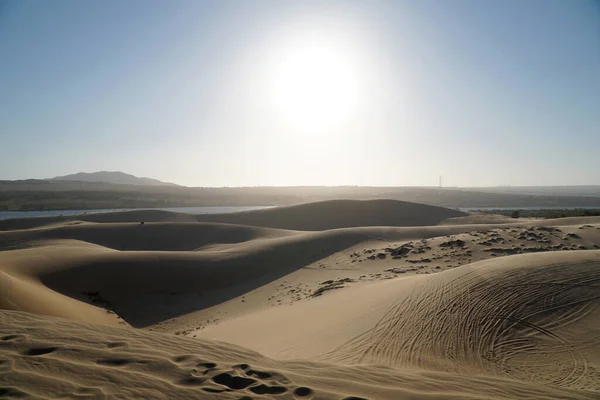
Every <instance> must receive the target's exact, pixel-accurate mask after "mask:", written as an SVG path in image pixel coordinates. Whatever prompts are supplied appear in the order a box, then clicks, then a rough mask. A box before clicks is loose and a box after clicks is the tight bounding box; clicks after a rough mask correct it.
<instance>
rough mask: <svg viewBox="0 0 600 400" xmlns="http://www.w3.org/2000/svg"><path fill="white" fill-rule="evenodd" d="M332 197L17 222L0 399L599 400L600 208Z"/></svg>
mask: <svg viewBox="0 0 600 400" xmlns="http://www.w3.org/2000/svg"><path fill="white" fill-rule="evenodd" d="M344 204H346V203H345V202H341V203H336V202H325V203H318V204H315V205H302V206H297V207H290V209H291V211H290V210H288V209H286V208H281V209H278V210H277V211H279V212H275V211H276V210H264V211H261V212H258V213H257V212H251V213H240V214H237V216H235V215H233V216H232V218H234V217H235V218H240V216H242V217H243V218H251V219H254V221H258V222H256V223H254V225H252V224H250V225H240V224H237V225H236V224H228V223H213V222H211V223H205V222H197V221H196V216H190V215H185V214H182V215H181V214H173V213H156V212H143V213H142V214H139V212H134V213H119V214H118V215H110V214H95V215H86V216H77V217H70V219H65V220H59V221H54V222H52V223H51V224H48V223H47V221H43V222H39V221H38V222H35V221H29V220H21V221H20V222H19V221H17V222H13V223H12V225H11V229H9V230H5V231H2V232H0V250H3V251H0V310H5V311H0V371H4V372H6V373H4V374H2V373H0V397H3V396H4V397H10V396H13V397H14V396H17V395H20V394H22V395H24V396H25V395H27V394H28V395H30V396H32V397H36V396H38V397H39V396H40V395H41V393H42V391H47V392H48V393H51V397H74V396H79V397H92V398H105V397H109V398H110V397H113V396H115V397H119V396H120V397H122V398H186V397H195V398H197V397H202V395H203V394H204V396H207V395H210V396H211V398H212V397H214V398H235V399H241V398H249V397H251V398H256V399H258V398H272V397H274V396H275V397H276V398H289V399H292V398H294V399H297V398H314V399H318V398H322V399H344V398H352V397H351V396H356V397H357V398H365V399H397V398H415V399H425V398H482V397H483V398H557V399H563V398H597V396H598V393H599V392H600V375H599V372H598V371H600V366H599V363H600V339H598V338H600V325H599V324H598V323H597V321H598V320H599V319H600V308H599V307H598V306H599V301H600V300H599V298H600V295H598V293H597V292H598V289H599V287H600V218H594V217H586V218H583V219H581V218H577V219H573V218H566V219H557V220H545V221H541V220H525V219H520V220H517V221H508V222H506V221H498V220H494V219H493V218H492V219H488V220H486V219H481V218H479V217H474V218H472V219H471V220H469V218H471V216H459V217H448V215H449V214H452V213H453V211H452V210H444V209H438V208H435V207H433V208H432V209H429V208H428V206H421V205H413V204H404V203H400V202H392V203H385V202H384V207H383V208H382V210H383V212H382V214H381V215H377V214H376V212H375V205H377V206H381V204H382V203H377V202H350V203H349V204H346V206H347V207H346V208H344V207H341V205H344ZM334 206H339V208H340V209H342V210H345V211H342V212H340V214H339V215H337V216H329V215H326V214H327V213H331V214H333V213H334V212H333V208H335V207H334ZM399 206H403V207H406V209H405V210H404V211H402V212H400V211H399V210H398V209H397V207H399ZM369 207H374V208H373V210H372V214H370V211H369V212H368V209H369ZM386 207H387V208H386ZM415 207H416V208H415ZM360 210H363V211H364V210H366V211H365V214H361V212H359V211H360ZM407 210H409V211H410V212H409V211H407ZM415 210H417V211H418V212H420V213H421V212H423V210H429V211H432V215H433V217H434V218H432V215H429V216H427V215H426V216H425V217H422V215H416V216H414V215H413V216H411V215H410V213H411V212H416V211H415ZM440 210H441V211H440ZM267 211H269V212H267ZM352 211H354V212H352ZM326 212H327V213H326ZM403 212H404V214H403ZM356 213H358V214H356ZM436 213H437V214H436ZM392 214H393V215H395V217H394V216H393V215H392ZM247 215H250V217H248V216H247ZM357 215H358V216H357ZM302 216H304V220H302V218H300V217H302ZM139 217H145V219H146V221H145V223H144V224H140V221H138V219H140V218H139ZM259 217H260V218H259ZM442 217H444V218H445V219H444V218H442ZM79 218H82V219H85V220H78V219H79ZM88 218H94V219H95V221H90V220H88ZM386 218H388V219H389V221H391V222H390V223H389V224H383V223H382V224H380V225H384V226H377V225H378V222H381V221H385V220H386ZM394 218H395V219H394ZM411 218H412V219H411ZM418 218H421V219H420V220H419V221H417V219H418ZM448 218H450V219H448ZM115 221H120V222H115ZM152 221H155V222H152ZM410 221H413V222H414V221H417V222H418V223H414V225H417V226H389V225H394V224H398V225H401V224H404V225H411V223H410ZM453 221H454V222H453ZM469 221H470V222H475V223H469ZM237 222H244V221H237ZM367 222H370V223H372V225H374V226H354V225H356V224H359V223H367ZM440 222H441V223H442V225H439V223H440ZM425 223H431V224H435V225H427V226H425V225H424V224H425ZM259 225H262V226H259ZM266 225H274V226H277V227H273V228H269V227H265V226H266ZM337 225H340V226H343V228H338V229H324V227H325V226H337ZM284 226H285V227H287V228H292V227H294V228H296V229H295V230H288V229H281V228H283V227H284ZM53 317H60V318H61V319H55V318H53ZM90 323H91V324H93V325H89V324H90ZM135 328H144V329H135ZM150 330H152V331H160V332H148V331H150ZM173 334H174V335H173ZM175 335H178V336H179V337H177V336H175ZM182 336H187V338H184V337H182ZM223 342H229V343H233V344H235V345H237V346H242V347H236V346H230V345H225V344H223ZM98 343H100V344H103V345H100V346H98V345H97V344H98ZM94 344H96V345H94ZM255 352H256V353H255ZM276 360H278V361H276ZM210 363H214V364H216V365H215V367H214V368H212V367H208V366H209V365H211V364H210ZM242 364H249V365H251V367H244V368H243V367H242ZM325 371H327V372H326V373H325ZM244 396H246V397H244ZM248 396H249V397H248ZM261 396H262V397H261ZM356 397H355V398H356Z"/></svg>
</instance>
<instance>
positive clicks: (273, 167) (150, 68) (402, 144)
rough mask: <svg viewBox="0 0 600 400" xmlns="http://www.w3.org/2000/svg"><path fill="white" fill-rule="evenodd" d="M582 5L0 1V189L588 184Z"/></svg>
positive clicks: (592, 117)
mask: <svg viewBox="0 0 600 400" xmlns="http://www.w3.org/2000/svg"><path fill="white" fill-rule="evenodd" d="M599 154H600V2H599V1H597V0H528V1H522V0H496V1H493V0H489V1H480V0H451V1H446V0H438V1H434V0H424V1H423V0H419V1H417V0H413V1H408V0H407V1H380V0H372V1H312V0H306V1H286V0H270V1H266V0H253V1H245V0H240V1H228V0H219V1H217V0H215V1H202V0H191V1H182V0H172V1H166V0H163V1H152V0H128V1H117V0H103V1H99V0H98V1H79V0H54V1H52V2H48V1H34V0H18V1H9V0H0V180H3V179H4V180H6V179H8V180H12V179H27V178H50V177H54V176H60V175H66V174H70V173H76V172H93V171H100V170H109V171H116V170H119V171H123V172H127V173H131V174H134V175H137V176H146V177H152V178H156V179H160V180H164V181H169V182H175V183H178V184H183V185H188V186H217V187H221V186H295V185H365V186H380V185H381V186H437V184H438V179H439V176H440V175H441V176H442V179H443V183H444V185H446V186H497V185H515V186H516V185H593V184H600V174H599V173H598V171H600V155H599Z"/></svg>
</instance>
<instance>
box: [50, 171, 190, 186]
mask: <svg viewBox="0 0 600 400" xmlns="http://www.w3.org/2000/svg"><path fill="white" fill-rule="evenodd" d="M50 180H52V181H71V182H74V181H75V182H104V183H113V184H117V185H137V186H179V185H176V184H174V183H169V182H163V181H159V180H158V179H152V178H139V177H137V176H134V175H130V174H126V173H124V172H120V171H98V172H78V173H76V174H71V175H65V176H57V177H55V178H51V179H50Z"/></svg>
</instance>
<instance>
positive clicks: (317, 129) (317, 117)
mask: <svg viewBox="0 0 600 400" xmlns="http://www.w3.org/2000/svg"><path fill="white" fill-rule="evenodd" d="M344 50H345V48H344V46H342V45H341V44H338V43H332V42H331V41H327V38H326V37H322V38H321V37H312V38H304V40H299V41H296V42H295V43H293V42H292V43H288V45H287V46H285V47H284V48H283V49H282V50H281V52H280V53H279V54H278V55H277V59H276V60H275V65H274V69H273V72H272V75H271V76H270V78H269V79H270V81H271V85H270V89H271V90H270V91H271V93H270V95H271V100H272V102H273V107H274V109H275V112H276V114H277V116H278V117H279V118H280V119H281V120H283V121H284V122H285V123H286V124H289V125H290V126H291V127H293V128H294V129H295V130H298V131H301V132H303V133H306V134H314V133H321V132H324V131H327V130H329V129H331V128H334V127H336V126H340V125H341V124H343V123H344V122H346V121H347V120H348V119H349V117H351V116H352V114H353V112H354V111H355V109H356V107H357V105H358V97H359V95H358V86H359V85H358V84H359V76H358V71H357V66H356V63H355V62H354V60H353V59H352V57H351V56H350V54H348V53H347V52H345V51H344Z"/></svg>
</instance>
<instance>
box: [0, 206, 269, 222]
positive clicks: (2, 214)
mask: <svg viewBox="0 0 600 400" xmlns="http://www.w3.org/2000/svg"><path fill="white" fill-rule="evenodd" d="M271 207H272V206H239V207H236V206H226V207H171V208H114V209H96V210H49V211H0V220H4V219H12V218H29V217H56V216H60V215H63V216H66V215H79V214H84V213H86V214H91V213H101V212H114V211H133V210H160V211H172V212H181V213H187V214H227V213H233V212H240V211H251V210H262V209H264V208H271Z"/></svg>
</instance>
